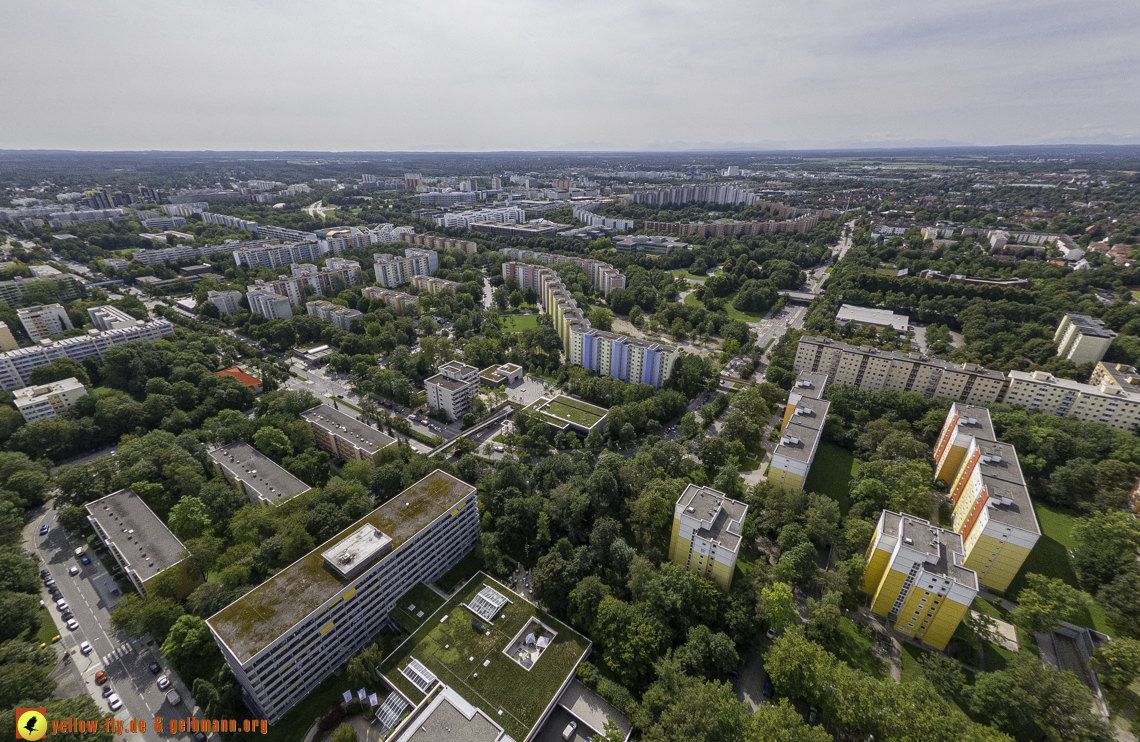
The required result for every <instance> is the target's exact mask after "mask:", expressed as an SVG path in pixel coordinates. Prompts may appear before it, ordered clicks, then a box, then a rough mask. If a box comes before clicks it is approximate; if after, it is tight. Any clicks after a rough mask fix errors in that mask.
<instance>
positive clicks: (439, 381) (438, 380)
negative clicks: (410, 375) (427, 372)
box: [424, 374, 470, 392]
mask: <svg viewBox="0 0 1140 742" xmlns="http://www.w3.org/2000/svg"><path fill="white" fill-rule="evenodd" d="M424 383H425V384H435V385H436V386H441V387H443V388H444V389H447V390H448V391H451V392H457V391H459V390H460V389H466V388H467V386H468V385H469V384H470V382H467V381H459V380H458V379H453V378H451V377H450V376H444V375H443V374H436V375H435V376H429V377H428V378H426V379H424Z"/></svg>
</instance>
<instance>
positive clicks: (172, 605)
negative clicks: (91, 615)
mask: <svg viewBox="0 0 1140 742" xmlns="http://www.w3.org/2000/svg"><path fill="white" fill-rule="evenodd" d="M182 613H183V611H182V606H180V605H178V603H176V602H174V601H173V600H170V599H169V598H160V597H157V596H148V597H145V598H140V597H138V596H135V595H124V596H123V599H122V600H120V601H119V605H118V607H116V608H115V609H114V610H113V611H111V625H112V626H114V627H115V628H116V629H118V630H119V631H125V632H126V633H128V634H130V635H131V636H134V637H142V636H144V635H146V634H150V635H151V636H152V637H153V638H154V640H155V641H156V642H159V645H160V646H161V644H162V642H164V641H166V635H167V633H169V631H170V627H172V626H174V623H175V621H177V620H178V618H179V616H181V615H182Z"/></svg>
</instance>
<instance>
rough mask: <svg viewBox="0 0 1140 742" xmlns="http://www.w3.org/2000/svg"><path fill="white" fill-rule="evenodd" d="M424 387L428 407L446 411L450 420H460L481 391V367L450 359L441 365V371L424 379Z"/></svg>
mask: <svg viewBox="0 0 1140 742" xmlns="http://www.w3.org/2000/svg"><path fill="white" fill-rule="evenodd" d="M424 389H425V390H426V391H427V403H428V407H430V408H432V409H433V410H439V411H440V412H442V413H444V414H445V415H447V418H448V419H449V420H460V419H462V418H463V415H464V414H465V413H466V412H467V411H468V410H469V409H471V407H472V405H473V404H474V403H475V395H476V394H478V393H479V369H477V368H475V367H474V366H468V365H467V364H466V363H460V362H459V361H448V362H447V363H445V364H443V365H442V366H440V367H439V373H437V374H436V375H435V376H432V377H429V378H427V379H425V380H424Z"/></svg>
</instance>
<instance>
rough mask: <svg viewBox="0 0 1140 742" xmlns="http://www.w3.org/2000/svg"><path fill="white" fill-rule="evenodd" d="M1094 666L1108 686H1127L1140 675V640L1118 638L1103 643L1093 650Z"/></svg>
mask: <svg viewBox="0 0 1140 742" xmlns="http://www.w3.org/2000/svg"><path fill="white" fill-rule="evenodd" d="M1092 666H1093V669H1094V670H1096V672H1097V675H1098V677H1099V678H1100V682H1102V683H1104V685H1105V686H1106V687H1109V688H1124V687H1127V686H1128V685H1130V684H1131V683H1132V681H1134V680H1136V678H1138V677H1140V641H1137V640H1136V639H1117V640H1115V641H1111V642H1106V643H1104V644H1101V645H1100V646H1099V647H1097V649H1095V650H1094V651H1093V654H1092Z"/></svg>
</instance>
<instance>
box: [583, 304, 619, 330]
mask: <svg viewBox="0 0 1140 742" xmlns="http://www.w3.org/2000/svg"><path fill="white" fill-rule="evenodd" d="M588 318H589V320H590V324H591V325H592V326H593V327H594V328H595V329H597V330H604V331H606V332H609V331H610V330H612V329H613V326H614V315H613V312H611V311H610V310H608V309H606V308H605V307H593V308H592V309H590V314H589V317H588Z"/></svg>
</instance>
